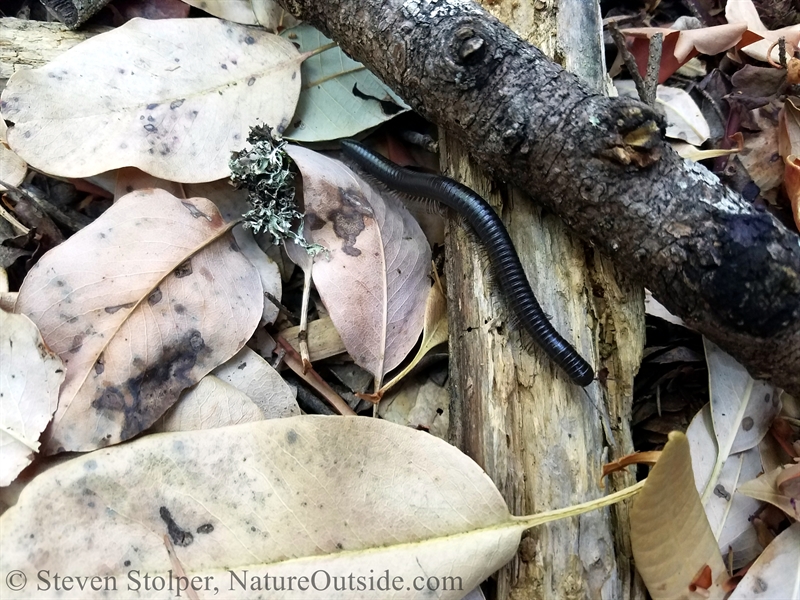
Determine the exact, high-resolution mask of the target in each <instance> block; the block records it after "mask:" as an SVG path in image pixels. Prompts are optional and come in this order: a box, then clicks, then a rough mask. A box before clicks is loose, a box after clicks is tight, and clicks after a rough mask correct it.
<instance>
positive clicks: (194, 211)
mask: <svg viewBox="0 0 800 600" xmlns="http://www.w3.org/2000/svg"><path fill="white" fill-rule="evenodd" d="M181 204H183V205H184V206H185V207H186V208H187V209H188V210H189V214H190V215H192V216H193V217H194V218H195V219H205V220H206V221H211V220H212V217H210V216H209V215H207V214H206V213H204V212H203V211H202V210H200V209H199V208H197V206H195V205H194V204H192V203H191V202H189V201H188V200H183V201H181Z"/></svg>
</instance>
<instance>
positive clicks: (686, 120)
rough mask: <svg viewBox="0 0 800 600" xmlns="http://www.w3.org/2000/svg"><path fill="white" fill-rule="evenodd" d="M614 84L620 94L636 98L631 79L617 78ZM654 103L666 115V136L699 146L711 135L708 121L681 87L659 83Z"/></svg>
mask: <svg viewBox="0 0 800 600" xmlns="http://www.w3.org/2000/svg"><path fill="white" fill-rule="evenodd" d="M614 85H615V86H616V88H617V90H618V91H619V93H620V94H621V95H624V96H630V97H633V98H638V93H637V92H636V86H635V85H634V83H633V81H632V80H630V79H619V80H617V81H615V82H614ZM656 103H657V104H658V105H659V106H660V107H661V108H662V109H663V110H664V112H665V113H666V116H667V137H671V138H676V139H679V140H685V141H687V142H689V143H690V144H694V145H696V146H699V145H700V144H702V143H703V142H705V141H706V140H707V139H708V137H709V135H711V132H710V130H709V127H708V122H707V121H706V118H705V117H704V116H703V113H702V112H701V111H700V108H699V107H698V106H697V104H696V103H695V101H694V100H693V99H692V97H691V96H690V95H689V94H687V93H686V92H685V91H683V90H682V89H679V88H673V87H668V86H666V85H659V86H658V87H657V88H656Z"/></svg>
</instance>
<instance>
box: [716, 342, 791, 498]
mask: <svg viewBox="0 0 800 600" xmlns="http://www.w3.org/2000/svg"><path fill="white" fill-rule="evenodd" d="M703 345H704V347H705V351H706V362H707V363H708V375H709V394H710V396H711V420H712V423H713V425H714V435H715V436H716V439H717V448H718V452H717V455H716V458H715V462H714V467H713V469H712V472H711V475H710V476H709V479H708V482H707V483H706V488H705V491H704V492H703V494H702V497H703V501H704V502H705V501H706V499H708V498H709V497H710V495H711V494H712V493H713V490H714V488H715V486H716V485H717V480H718V478H719V474H720V472H721V471H722V465H723V463H724V462H725V460H726V459H727V458H728V456H729V455H731V454H734V453H736V452H741V451H743V450H747V449H749V448H752V447H754V446H756V445H757V444H758V442H760V441H761V438H763V437H764V435H765V434H766V432H767V431H768V430H769V426H770V424H771V423H772V421H773V420H774V418H775V416H777V414H778V413H779V412H780V400H779V399H778V395H777V394H778V393H777V390H776V389H775V388H774V387H773V386H771V385H769V384H767V383H765V382H763V381H759V380H755V379H753V378H752V377H750V374H749V373H748V372H747V370H746V369H745V368H744V367H743V366H742V365H741V364H739V363H738V362H737V361H736V360H734V359H733V357H731V356H730V355H728V354H727V353H725V352H723V351H722V350H721V349H720V348H719V347H718V346H717V345H716V344H714V343H712V342H710V341H709V340H707V339H706V338H703Z"/></svg>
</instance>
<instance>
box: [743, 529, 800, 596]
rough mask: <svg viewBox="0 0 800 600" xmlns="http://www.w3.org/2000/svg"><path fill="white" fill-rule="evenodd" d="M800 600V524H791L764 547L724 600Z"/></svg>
mask: <svg viewBox="0 0 800 600" xmlns="http://www.w3.org/2000/svg"><path fill="white" fill-rule="evenodd" d="M765 598H783V599H785V600H800V523H794V524H792V525H791V526H790V527H789V528H788V529H785V530H784V531H783V532H781V534H780V535H779V536H778V537H776V538H775V539H774V540H773V541H772V543H771V544H770V545H769V546H767V547H766V548H765V549H764V552H763V553H762V554H761V556H760V557H759V558H758V560H757V561H756V562H755V563H754V564H753V565H752V566H751V567H750V568H749V569H748V570H747V573H746V574H745V576H744V577H743V578H742V580H741V581H740V582H739V585H737V586H736V589H735V590H734V591H733V593H732V594H731V595H730V596H729V598H728V600H761V599H765Z"/></svg>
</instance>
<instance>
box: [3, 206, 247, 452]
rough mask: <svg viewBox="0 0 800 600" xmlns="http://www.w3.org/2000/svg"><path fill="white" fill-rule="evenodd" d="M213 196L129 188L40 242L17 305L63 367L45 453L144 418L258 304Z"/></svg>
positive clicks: (154, 413)
mask: <svg viewBox="0 0 800 600" xmlns="http://www.w3.org/2000/svg"><path fill="white" fill-rule="evenodd" d="M230 227H231V226H230V225H228V224H225V223H224V222H223V220H222V217H221V216H220V214H219V213H218V212H217V210H216V208H215V207H214V205H213V204H212V203H211V202H209V201H208V200H205V199H203V198H190V199H188V200H179V199H177V198H175V197H173V196H171V195H170V194H168V193H166V192H164V191H162V190H146V191H140V192H134V193H132V194H129V195H127V196H125V197H123V198H121V199H120V200H119V201H118V202H117V203H115V204H114V205H113V206H112V207H111V208H109V209H108V210H107V211H106V212H105V213H103V215H102V216H100V217H99V218H98V219H97V220H96V221H94V222H93V223H92V224H91V225H89V226H87V227H86V228H84V229H82V230H81V231H79V232H78V233H76V234H75V235H73V236H72V237H71V238H69V239H68V240H67V241H66V242H64V243H63V244H61V245H60V246H57V247H56V248H54V249H53V250H51V251H50V252H48V253H47V254H45V255H44V256H43V257H42V258H41V259H40V260H39V262H38V263H37V265H36V266H35V267H34V268H33V269H31V271H30V272H29V273H28V276H27V277H26V279H25V281H24V282H23V284H22V287H21V289H20V293H19V297H18V298H17V305H16V311H17V312H21V313H23V314H26V315H28V316H29V317H30V318H31V319H32V320H33V321H34V323H36V324H37V325H38V326H39V329H40V330H41V331H42V336H43V337H44V340H45V341H46V342H47V344H48V345H49V346H50V347H51V348H52V349H53V350H54V351H55V352H56V353H57V354H58V355H59V356H60V357H61V358H62V360H63V361H64V364H65V366H66V369H67V375H66V380H65V382H64V385H63V386H62V389H61V395H60V397H59V406H58V410H57V412H56V415H55V418H54V422H53V427H52V428H51V430H49V433H50V438H49V439H48V440H47V442H46V444H47V445H46V450H47V452H48V453H53V452H58V451H63V450H89V449H93V448H97V447H98V446H104V445H108V444H114V443H117V442H119V441H122V440H125V439H128V438H130V437H132V436H134V435H136V434H138V433H139V432H141V431H142V430H144V429H146V428H147V427H149V426H150V425H151V424H152V423H153V422H154V421H155V420H156V419H157V418H158V417H160V416H161V415H162V414H163V413H164V411H166V409H167V408H169V407H170V406H171V405H172V404H173V403H174V402H175V401H176V400H177V399H178V396H179V395H180V393H181V391H182V390H184V389H185V388H187V387H191V386H192V385H194V384H195V383H197V382H198V381H199V380H200V379H201V378H202V377H203V375H205V374H206V373H208V372H209V371H210V370H211V369H213V368H214V367H216V366H217V365H219V364H220V363H222V362H223V361H225V360H227V359H228V358H230V356H231V355H233V354H234V353H235V352H237V351H238V350H239V349H240V348H241V347H242V346H243V345H244V343H245V342H246V341H247V339H248V338H249V337H250V335H251V334H252V332H253V330H254V329H255V327H256V325H257V324H258V319H259V317H260V315H261V304H262V302H263V298H262V292H261V284H260V282H259V280H258V277H257V275H256V274H255V272H254V269H253V267H252V266H251V265H250V263H249V262H248V261H247V259H246V258H245V257H244V256H243V255H242V253H241V252H240V251H239V248H238V247H237V246H236V244H235V243H234V241H233V239H232V238H231V237H230V234H229V233H228V232H229V230H230Z"/></svg>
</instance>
